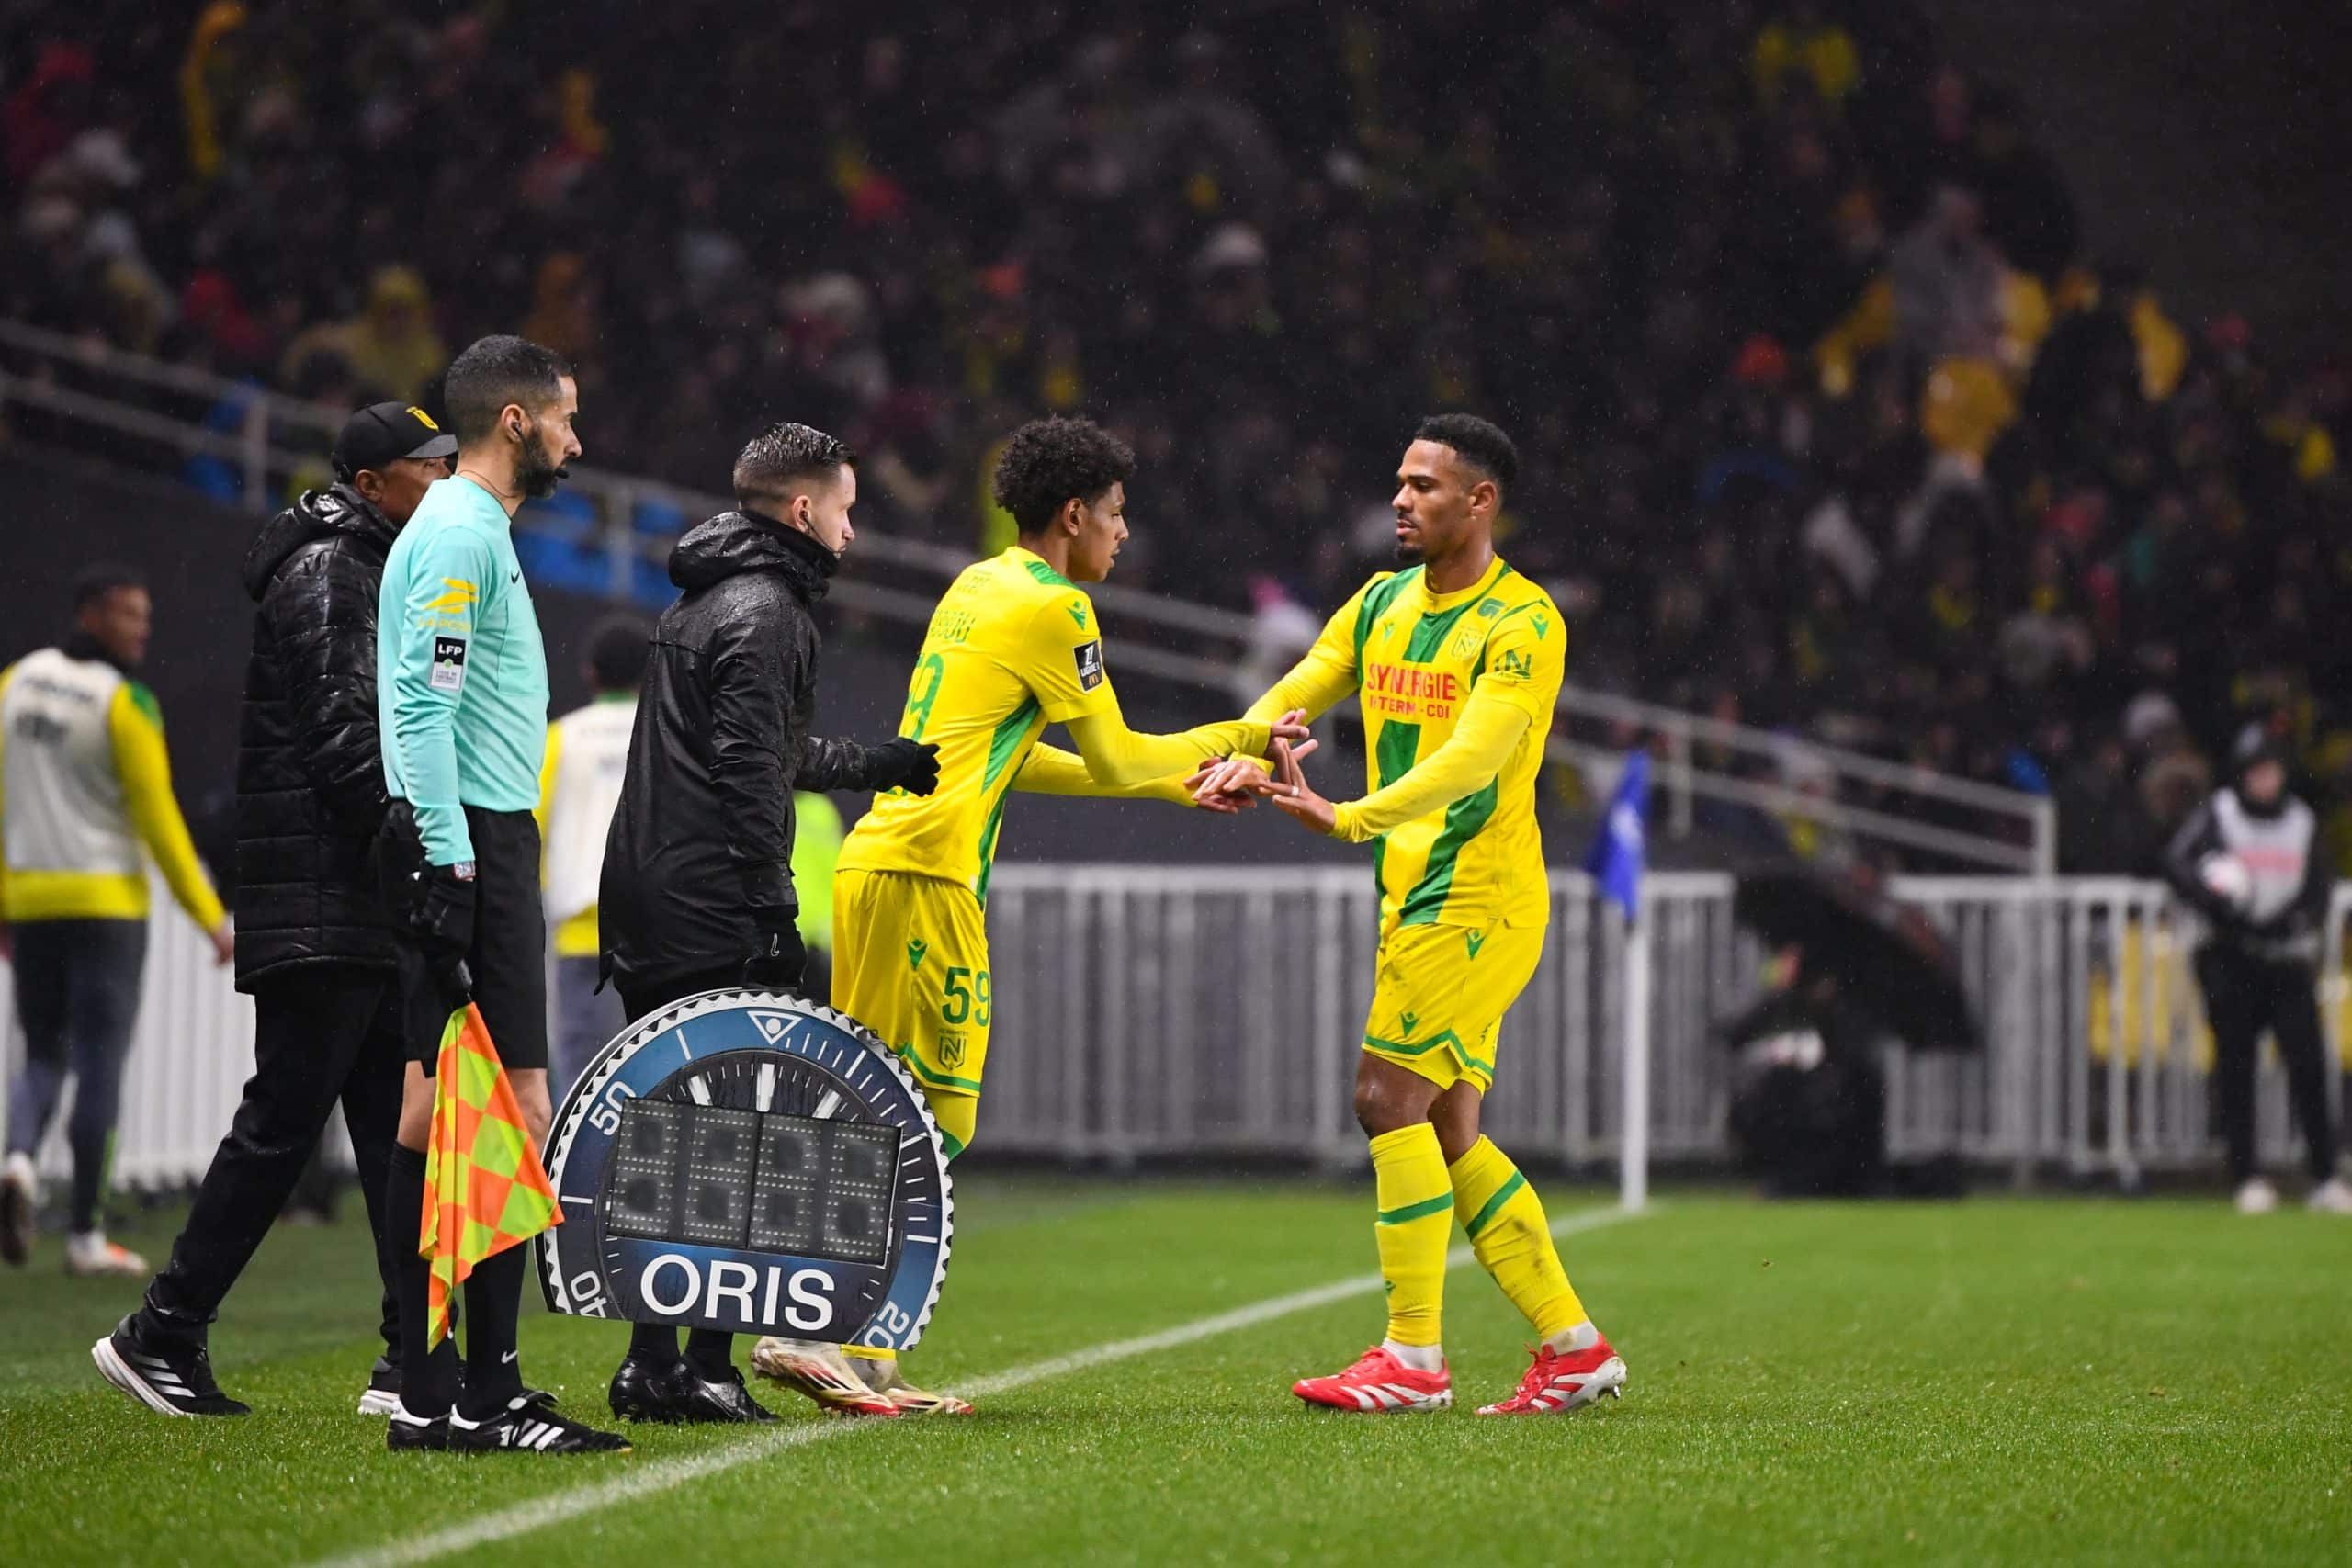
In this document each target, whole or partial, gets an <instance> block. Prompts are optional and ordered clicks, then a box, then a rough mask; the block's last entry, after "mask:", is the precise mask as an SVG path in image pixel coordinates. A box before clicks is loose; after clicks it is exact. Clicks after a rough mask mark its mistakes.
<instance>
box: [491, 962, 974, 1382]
mask: <svg viewBox="0 0 2352 1568" xmlns="http://www.w3.org/2000/svg"><path fill="white" fill-rule="evenodd" d="M553 1144H554V1146H553V1147H552V1148H551V1149H550V1150H549V1151H548V1161H547V1166H548V1176H549V1178H550V1179H551V1180H552V1181H553V1182H554V1184H555V1191H556V1198H557V1201H559V1202H560V1203H561V1204H562V1206H563V1220H564V1223H563V1224H560V1225H558V1226H556V1227H555V1228H554V1229H552V1230H549V1231H548V1232H546V1233H544V1234H543V1235H540V1237H539V1238H538V1241H537V1247H538V1249H539V1250H538V1265H539V1280H540V1284H541V1287H542V1288H543V1289H544V1290H545V1292H546V1293H547V1302H548V1308H549V1310H551V1311H554V1312H567V1313H574V1314H579V1315H581V1316H583V1317H609V1318H622V1319H626V1320H628V1321H629V1322H632V1323H660V1324H675V1325H681V1326H684V1327H688V1328H717V1329H724V1330H726V1331H728V1332H729V1333H734V1334H773V1335H778V1336H781V1337H786V1338H792V1339H821V1340H831V1341H833V1342H835V1343H838V1344H852V1343H854V1344H867V1345H883V1346H888V1347H891V1348H897V1349H906V1348H909V1347H910V1346H912V1345H913V1344H914V1343H915V1341H916V1340H918V1339H920V1338H921V1337H922V1331H923V1325H925V1324H927V1323H929V1322H930V1321H931V1313H932V1308H933V1306H935V1305H936V1304H937V1303H938V1301H939V1287H940V1283H941V1281H942V1280H944V1279H945V1278H946V1274H947V1249H948V1242H949V1239H950V1236H951V1234H952V1231H953V1221H954V1205H953V1201H952V1199H951V1197H950V1191H949V1186H948V1179H947V1156H946V1153H945V1150H944V1148H943V1146H942V1145H941V1144H940V1139H939V1128H938V1125H937V1123H935V1122H933V1120H932V1115H931V1108H930V1106H929V1105H928V1104H926V1103H925V1102H924V1100H923V1097H922V1091H921V1090H919V1089H916V1088H915V1085H914V1082H913V1080H912V1079H910V1078H909V1077H907V1072H906V1069H905V1068H904V1067H903V1066H900V1065H899V1061H898V1059H897V1058H896V1057H894V1056H893V1055H890V1053H889V1051H888V1049H887V1048H885V1047H884V1046H883V1044H882V1043H881V1042H880V1041H878V1040H876V1038H875V1037H874V1036H873V1034H872V1033H870V1032H867V1031H866V1030H865V1028H864V1027H862V1026H861V1025H859V1024H858V1023H857V1022H856V1021H854V1020H853V1019H851V1018H849V1017H847V1016H845V1015H843V1014H842V1013H837V1012H835V1011H833V1010H831V1008H826V1007H820V1006H819V1005H817V1004H816V1003H814V1002H809V1001H804V1000H802V999H800V998H797V997H790V996H786V995H783V994H782V993H779V992H772V991H744V990H724V991H711V992H707V993H705V994H704V995H702V996H698V997H691V998H687V999H686V1000H684V1001H682V1002H679V1003H676V1004H675V1005H673V1006H672V1007H668V1008H665V1009H663V1010H661V1011H659V1012H657V1013H654V1014H652V1015H650V1016H649V1017H647V1018H643V1019H640V1020H639V1021H637V1022H636V1023H633V1024H631V1025H630V1026H629V1027H628V1029H627V1030H625V1031H624V1032H622V1033H621V1035H620V1036H619V1038H617V1039H616V1040H615V1041H614V1042H613V1043H611V1044H609V1045H607V1046H605V1049H604V1051H603V1053H602V1054H600V1055H598V1056H597V1057H596V1059H595V1061H594V1063H593V1064H592V1065H591V1066H590V1067H589V1069H588V1071H587V1072H585V1073H583V1074H582V1076H581V1078H580V1081H579V1082H578V1083H577V1084H575V1085H573V1086H572V1089H571V1093H569V1094H568V1095H566V1096H565V1097H564V1100H563V1104H562V1105H561V1106H560V1108H559V1109H558V1110H557V1111H556V1117H555V1135H554V1140H553Z"/></svg>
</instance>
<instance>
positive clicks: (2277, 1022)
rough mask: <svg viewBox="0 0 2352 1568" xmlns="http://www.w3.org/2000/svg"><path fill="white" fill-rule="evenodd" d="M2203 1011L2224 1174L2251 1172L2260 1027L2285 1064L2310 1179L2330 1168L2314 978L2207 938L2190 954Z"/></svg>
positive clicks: (2302, 967)
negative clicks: (2209, 1031)
mask: <svg viewBox="0 0 2352 1568" xmlns="http://www.w3.org/2000/svg"><path fill="white" fill-rule="evenodd" d="M2197 980H2198V983H2199V985H2200V986H2202V987H2204V989H2205V1018H2206V1021H2207V1022H2209V1023H2211V1025H2212V1026H2213V1093H2214V1099H2215V1100H2216V1101H2217V1103H2218V1104H2219V1107H2220V1111H2221V1118H2222V1141H2223V1142H2224V1143H2225V1144H2226V1145H2228V1147H2229V1159H2230V1179H2231V1180H2233V1181H2237V1182H2243V1181H2246V1180H2249V1179H2252V1177H2253V1176H2254V1174H2255V1171H2256V1155H2255V1145H2254V1065H2255V1059H2256V1058H2255V1052H2256V1049H2257V1048H2258V1047H2259V1046H2260V1045H2261V1043H2262V1036H2263V1032H2265V1031H2266V1030H2267V1031H2268V1032H2269V1033H2270V1034H2271V1036H2272V1038H2274V1039H2275V1040H2277V1041H2278V1059H2279V1061H2280V1062H2281V1063H2282V1064H2283V1065H2284V1066H2286V1069H2287V1098H2288V1100H2289V1102H2290V1104H2291V1105H2292V1106H2293V1107H2294V1111H2295V1121H2296V1123H2297V1124H2298V1125H2299V1126H2301V1128H2302V1132H2303V1146H2304V1152H2305V1153H2306V1155H2307V1156H2309V1158H2310V1160H2311V1169H2312V1179H2313V1180H2317V1181H2324V1180H2326V1179H2328V1178H2329V1177H2331V1176H2334V1175H2335V1129H2334V1128H2333V1127H2332V1126H2331V1125H2330V1124H2329V1121H2328V1114H2327V1046H2326V1043H2325V1041H2324V1038H2323V1036H2322V1035H2321V1032H2320V1022H2319V1002H2318V998H2317V995H2316V989H2315V987H2316V985H2317V981H2316V977H2315V976H2313V975H2312V969H2311V966H2310V965H2309V964H2301V963H2297V962H2295V961H2293V960H2291V959H2289V960H2279V959H2272V958H2259V957H2256V956H2255V955H2254V954H2252V953H2244V952H2241V951H2239V950H2238V949H2236V948H2234V947H2229V946H2225V945H2223V944H2222V943H2220V942H2215V943H2213V944H2212V945H2211V946H2208V947H2204V948H2201V949H2199V951H2198V954H2197Z"/></svg>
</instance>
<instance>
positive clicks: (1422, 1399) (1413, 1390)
mask: <svg viewBox="0 0 2352 1568" xmlns="http://www.w3.org/2000/svg"><path fill="white" fill-rule="evenodd" d="M1290 1391H1291V1393H1295V1394H1296V1395H1298V1397H1299V1398H1301V1399H1303V1400H1305V1401H1306V1403H1307V1404H1321V1405H1326V1406H1328V1407H1329V1408H1330V1409H1333V1410H1352V1411H1361V1412H1364V1413H1367V1414H1370V1415H1374V1416H1387V1415H1403V1414H1405V1413H1406V1412H1408V1411H1413V1410H1443V1409H1445V1408H1447V1407H1448V1406H1449V1405H1451V1404H1453V1373H1452V1372H1450V1371H1447V1370H1446V1369H1445V1368H1443V1367H1440V1368H1439V1369H1438V1370H1437V1371H1433V1372H1423V1371H1415V1370H1413V1369H1412V1368H1411V1367H1408V1366H1407V1365H1406V1364H1405V1363H1404V1362H1402V1361H1400V1360H1398V1359H1397V1358H1396V1357H1394V1356H1392V1355H1390V1354H1389V1353H1388V1352H1387V1351H1386V1350H1385V1349H1383V1348H1381V1347H1379V1346H1377V1345H1375V1346H1374V1347H1373V1348H1371V1349H1369V1350H1366V1351H1365V1352H1364V1353H1363V1355H1362V1356H1359V1357H1358V1358H1356V1364H1355V1365H1354V1366H1352V1367H1350V1368H1349V1369H1348V1370H1347V1371H1344V1372H1334V1373H1332V1374H1331V1375H1330V1376H1329V1377H1328V1378H1301V1379H1299V1380H1298V1382H1295V1383H1293V1384H1291V1388H1290Z"/></svg>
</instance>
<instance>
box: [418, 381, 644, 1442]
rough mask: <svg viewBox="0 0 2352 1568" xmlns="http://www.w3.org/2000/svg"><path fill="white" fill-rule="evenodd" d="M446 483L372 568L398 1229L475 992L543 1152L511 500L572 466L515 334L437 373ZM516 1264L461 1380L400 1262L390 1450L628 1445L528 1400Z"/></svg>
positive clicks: (421, 1283)
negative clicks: (392, 961) (379, 574)
mask: <svg viewBox="0 0 2352 1568" xmlns="http://www.w3.org/2000/svg"><path fill="white" fill-rule="evenodd" d="M443 398H444V401H445V402H446V404H447V424H448V425H449V426H450V430H451V434H455V435H456V436H457V438H458V463H457V472H456V474H455V475H454V476H453V477H452V478H449V479H443V480H442V481H441V482H440V483H438V484H436V485H435V486H434V487H433V488H432V489H431V490H429V491H426V492H425V497H424V502H423V504H421V505H420V506H418V508H417V510H416V513H415V515H414V516H413V517H412V518H411V519H410V520H409V525H408V527H407V528H406V529H404V530H403V531H402V532H401V536H400V540H399V542H398V543H397V544H395V545H394V546H393V547H392V553H391V556H390V558H389V559H388V560H387V561H386V562H385V563H384V582H383V588H382V590H381V592H380V593H379V597H378V601H377V616H376V626H377V641H376V662H377V683H376V690H377V705H378V710H379V724H380V727H381V729H382V732H383V738H384V739H383V748H384V780H385V787H386V791H387V793H388V794H389V795H390V797H391V807H390V810H389V812H388V813H387V814H386V818H385V823H384V831H383V833H382V835H381V836H380V837H379V840H378V841H377V842H378V852H379V858H380V865H381V868H382V872H383V874H384V878H385V883H386V894H387V903H388V904H389V905H390V908H391V909H392V911H393V915H394V918H395V919H396V920H397V921H399V922H400V925H401V938H402V941H401V967H402V976H401V978H402V984H403V987H404V991H405V994H406V998H407V1000H408V1003H409V1014H410V1016H409V1018H408V1020H407V1021H406V1023H405V1025H404V1030H405V1038H406V1043H407V1045H408V1050H409V1057H410V1062H409V1066H408V1068H407V1078H406V1081H405V1083H404V1084H403V1086H402V1093H401V1122H400V1133H399V1137H398V1141H397V1143H396V1145H395V1146H394V1148H393V1150H392V1161H391V1171H390V1179H389V1180H388V1182H387V1184H386V1188H387V1193H386V1207H387V1209H388V1211H389V1212H390V1213H391V1214H392V1215H393V1216H395V1217H394V1219H393V1221H392V1224H393V1225H394V1227H396V1228H397V1227H398V1225H399V1224H400V1223H401V1222H400V1220H399V1219H398V1216H400V1215H402V1214H412V1215H413V1214H421V1213H423V1211H424V1163H425V1162H424V1150H425V1144H426V1140H427V1138H428V1136H429V1135H430V1133H431V1123H432V1114H433V1078H432V1076H431V1072H430V1066H429V1065H430V1064H431V1063H432V1061H433V1059H434V1057H435V1054H436V1052H437V1049H438V1047H439V1043H440V1036H441V1027H442V1024H443V1022H444V1021H446V1020H447V1017H448V1014H449V1011H450V1010H451V1009H452V1008H453V1007H455V1006H457V1005H458V1004H459V1003H460V1002H462V1001H463V1000H464V998H465V997H466V996H467V994H468V989H469V987H470V991H471V995H472V998H473V1000H474V1001H475V1002H476V1003H477V1004H478V1005H479V1006H480V1007H481V1013H482V1018H483V1021H485V1022H486V1023H487V1024H488V1025H489V1027H490V1032H491V1038H492V1040H493V1041H494V1042H495V1043H497V1046H498V1049H499V1053H500V1055H501V1056H502V1057H503V1060H504V1062H505V1064H506V1066H507V1069H508V1071H509V1073H510V1075H511V1076H512V1077H513V1079H514V1084H515V1097H516V1099H517V1100H520V1101H521V1103H522V1109H523V1114H524V1117H525V1119H526V1121H527V1122H529V1123H530V1133H531V1137H532V1141H533V1142H534V1143H535V1144H538V1145H544V1144H545V1143H546V1140H547V1131H548V1119H549V1116H550V1113H551V1111H550V1107H549V1105H548V1073H547V1067H548V1019H547V1003H548V995H547V970H546V953H547V917H546V913H545V910H544V908H543V907H542V905H541V902H540V896H539V829H538V823H537V819H536V818H534V817H533V815H532V813H533V811H534V809H535V808H536V807H537V806H538V803H539V766H540V762H541V760H542V757H543V754H544V750H545V748H546V745H547V728H548V663H547V650H546V648H545V646H544V645H543V644H542V643H541V641H540V639H539V622H538V614H537V611H536V610H535V609H534V608H533V606H532V604H531V592H530V589H529V587H528V585H526V583H525V582H524V581H523V568H522V563H521V562H520V561H518V560H517V559H516V558H515V544H514V540H513V538H512V536H511V534H510V530H511V527H512V525H513V522H514V516H515V511H516V510H517V509H518V508H519V507H521V505H522V504H523V502H526V501H527V500H533V499H537V498H544V497H546V496H549V495H552V494H554V493H555V489H556V485H557V483H558V481H559V480H560V479H562V478H563V476H564V473H565V471H566V470H565V467H564V466H565V464H567V463H568V462H570V461H571V459H572V458H574V457H578V456H580V441H579V438H578V437H577V436H575V435H574V434H572V428H571V423H572V419H573V416H574V415H575V414H576V413H577V412H578V411H579V392H578V389H577V387H576V386H575V384H574V383H573V380H572V378H571V370H570V368H569V367H567V366H566V365H565V364H564V363H563V361H562V360H560V359H559V358H558V357H557V356H556V355H554V354H552V353H550V352H549V351H548V350H547V349H545V348H542V347H540V346H539V345H538V344H534V343H527V342H526V341H524V340H523V339H521V338H517V337H486V338H483V339H481V341H480V342H478V343H476V344H473V346H471V347H470V348H469V349H467V350H466V351H465V352H464V353H463V354H461V355H458V358H457V361H456V363H454V364H452V365H451V366H450V367H449V373H448V377H447V382H446V385H445V389H444V392H443ZM524 1260H525V1249H524V1248H522V1247H509V1248H507V1249H506V1250H505V1251H503V1252H501V1253H498V1254H497V1255H495V1256H494V1257H492V1258H487V1259H485V1260H483V1261H482V1262H481V1263H480V1264H478V1265H476V1266H475V1268H474V1271H473V1274H472V1276H471V1277H470V1278H469V1280H467V1281H466V1303H465V1336H466V1350H465V1376H464V1386H463V1389H462V1392H461V1391H460V1390H459V1389H458V1387H457V1386H456V1382H457V1379H456V1377H455V1375H454V1374H455V1371H456V1369H455V1367H454V1365H453V1364H452V1359H451V1358H450V1357H448V1356H447V1355H444V1356H440V1357H432V1356H428V1355H427V1354H426V1351H425V1344H424V1339H425V1331H426V1325H427V1307H426V1303H427V1295H428V1289H429V1283H430V1279H431V1274H430V1266H429V1265H428V1264H427V1263H426V1261H425V1260H424V1258H419V1257H418V1256H416V1253H415V1251H414V1249H413V1248H403V1249H401V1268H400V1273H399V1278H398V1280H397V1281H396V1285H397V1289H398V1292H399V1296H400V1319H401V1369H402V1382H401V1402H400V1405H399V1407H398V1408H397V1409H395V1410H394V1411H393V1412H392V1416H391V1422H390V1427H389V1428H388V1429H387V1432H386V1442H387V1444H388V1446H390V1448H392V1449H395V1450H424V1449H451V1450H467V1451H476V1452H482V1451H496V1450H523V1451H528V1452H532V1453H580V1452H586V1451H597V1450H620V1449H627V1448H628V1446H629V1445H628V1440H627V1439H626V1438H621V1437H620V1436H618V1435H617V1434H616V1433H612V1432H603V1431H598V1430H596V1429H595V1428H594V1427H585V1426H582V1425H581V1424H580V1423H579V1422H576V1421H572V1420H571V1419H569V1418H568V1417H566V1416H561V1415H560V1414H558V1413H557V1412H556V1411H555V1410H554V1409H553V1408H551V1402H549V1401H548V1400H547V1399H546V1398H545V1397H544V1396H539V1395H531V1394H527V1393H526V1392H525V1389H524V1384H523V1377H522V1371H521V1368H520V1367H519V1366H518V1365H517V1362H516V1356H515V1318H516V1316H517V1314H519V1313H520V1312H521V1310H522V1296H523V1275H524Z"/></svg>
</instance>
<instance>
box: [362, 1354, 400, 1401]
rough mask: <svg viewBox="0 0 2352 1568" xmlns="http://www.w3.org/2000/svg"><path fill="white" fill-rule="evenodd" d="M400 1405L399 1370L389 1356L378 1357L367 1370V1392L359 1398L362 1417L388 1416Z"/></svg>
mask: <svg viewBox="0 0 2352 1568" xmlns="http://www.w3.org/2000/svg"><path fill="white" fill-rule="evenodd" d="M400 1405H401V1370H400V1368H398V1367H397V1366H394V1365H393V1364H392V1360H391V1358H390V1357H389V1356H379V1357H377V1358H376V1364H375V1365H374V1366H373V1367H371V1368H369V1369H368V1392H367V1393H363V1394H361V1395H360V1396H359V1414H361V1415H362V1416H390V1414H391V1413H392V1412H393V1411H395V1410H398V1409H399V1408H400Z"/></svg>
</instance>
